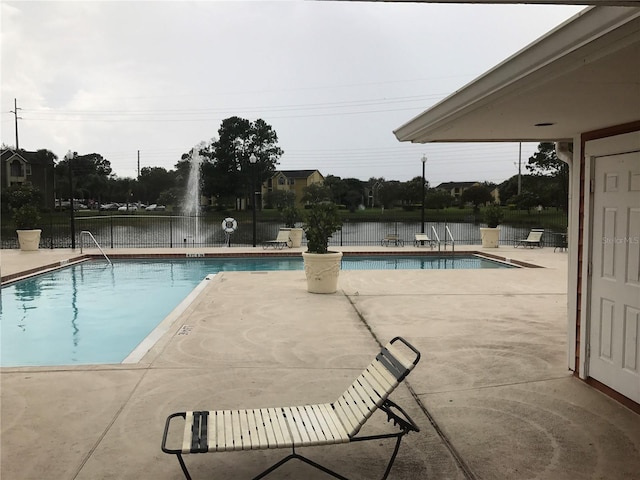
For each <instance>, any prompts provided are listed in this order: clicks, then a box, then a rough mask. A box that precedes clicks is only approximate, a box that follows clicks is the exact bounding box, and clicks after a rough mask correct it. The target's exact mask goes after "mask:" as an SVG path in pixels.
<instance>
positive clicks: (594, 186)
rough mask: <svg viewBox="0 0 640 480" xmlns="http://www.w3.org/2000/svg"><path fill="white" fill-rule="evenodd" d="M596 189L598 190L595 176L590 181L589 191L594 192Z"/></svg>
mask: <svg viewBox="0 0 640 480" xmlns="http://www.w3.org/2000/svg"><path fill="white" fill-rule="evenodd" d="M595 191H596V180H595V178H592V179H591V180H590V181H589V192H591V193H593V192H595Z"/></svg>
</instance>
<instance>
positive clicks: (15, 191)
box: [9, 185, 42, 251]
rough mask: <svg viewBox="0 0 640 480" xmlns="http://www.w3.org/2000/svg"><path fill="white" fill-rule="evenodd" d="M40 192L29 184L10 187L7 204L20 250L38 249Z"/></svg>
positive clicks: (40, 231)
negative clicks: (9, 207)
mask: <svg viewBox="0 0 640 480" xmlns="http://www.w3.org/2000/svg"><path fill="white" fill-rule="evenodd" d="M39 198H40V192H39V191H38V190H37V189H36V188H34V187H32V186H31V185H18V186H14V187H11V191H10V192H9V205H10V206H11V211H12V216H13V221H14V223H15V225H16V232H17V234H18V244H19V245H20V250H23V251H33V250H38V248H39V246H40V235H41V233H42V230H40V229H39V228H38V226H39V225H40V219H41V218H40V210H39V208H38V203H39Z"/></svg>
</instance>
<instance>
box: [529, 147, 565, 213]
mask: <svg viewBox="0 0 640 480" xmlns="http://www.w3.org/2000/svg"><path fill="white" fill-rule="evenodd" d="M526 168H527V170H529V171H530V172H531V173H532V174H533V175H534V176H537V177H548V178H551V179H552V181H551V182H549V183H548V184H547V185H546V187H547V189H546V191H545V192H544V195H541V197H542V198H543V200H544V203H545V204H546V205H547V206H556V207H560V208H562V209H563V210H564V211H566V210H567V209H568V206H569V166H568V165H567V164H566V163H564V162H563V161H562V160H560V159H559V158H558V156H557V155H556V149H555V145H554V144H553V143H551V142H541V143H540V144H538V151H537V152H536V153H534V154H533V155H532V156H531V157H529V161H528V163H527V165H526Z"/></svg>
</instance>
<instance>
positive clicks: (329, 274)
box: [302, 252, 342, 293]
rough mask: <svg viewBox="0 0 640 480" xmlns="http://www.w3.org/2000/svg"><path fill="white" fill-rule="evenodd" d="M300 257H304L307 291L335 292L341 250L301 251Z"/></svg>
mask: <svg viewBox="0 0 640 480" xmlns="http://www.w3.org/2000/svg"><path fill="white" fill-rule="evenodd" d="M302 258H303V259H304V273H305V275H306V276H307V291H309V292H311V293H335V292H336V290H337V289H338V275H339V274H340V264H341V261H342V252H329V253H308V252H302Z"/></svg>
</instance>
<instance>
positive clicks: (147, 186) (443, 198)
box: [3, 116, 568, 211]
mask: <svg viewBox="0 0 640 480" xmlns="http://www.w3.org/2000/svg"><path fill="white" fill-rule="evenodd" d="M283 153H284V152H283V150H282V149H281V148H280V147H279V146H278V136H277V133H276V132H275V130H274V129H273V128H272V127H271V126H270V125H269V124H267V123H266V122H265V121H264V120H262V119H257V120H255V121H253V122H252V121H250V120H247V119H244V118H240V117H237V116H233V117H230V118H227V119H225V120H223V121H222V123H221V125H220V128H219V129H218V132H217V139H211V140H209V141H204V142H202V143H200V144H199V145H197V146H196V147H193V148H192V149H190V150H189V151H187V152H185V153H184V154H182V156H181V158H180V159H179V160H177V162H176V164H175V166H174V169H169V170H167V169H165V168H163V167H143V168H142V169H141V170H140V173H139V176H138V178H119V177H117V176H116V175H114V174H113V170H112V167H111V163H110V162H109V160H107V159H106V158H104V157H103V156H102V155H101V154H99V153H90V154H78V153H73V154H72V155H70V156H69V155H68V156H66V157H65V158H63V159H60V160H59V159H58V157H57V156H56V155H55V154H53V153H52V152H50V151H48V150H39V151H38V154H42V155H45V156H46V157H47V158H50V159H51V160H52V161H53V163H54V177H55V180H54V190H55V196H56V198H69V192H73V197H74V198H77V199H82V200H83V201H84V202H85V203H87V204H88V205H90V206H98V205H100V204H103V203H107V202H119V203H125V202H143V203H147V204H151V203H159V204H164V205H172V206H174V207H176V208H179V206H180V203H181V201H182V198H183V196H184V192H185V189H186V185H187V180H188V177H189V171H190V168H191V164H190V159H191V157H193V156H194V155H195V154H199V155H200V156H201V158H203V159H204V161H203V163H202V165H201V179H202V182H201V192H202V195H203V196H206V197H208V198H211V199H213V200H214V201H213V203H214V204H215V205H217V206H219V208H221V209H234V208H235V202H236V199H237V198H246V199H251V198H252V195H251V194H250V193H251V192H252V191H253V188H254V186H255V185H258V184H261V183H263V182H265V181H266V180H267V179H268V178H270V177H272V176H273V174H274V173H275V171H276V168H277V165H278V163H279V159H280V158H281V156H282V154H283ZM526 168H527V171H528V174H525V175H522V177H521V179H520V183H521V187H522V189H521V192H520V193H519V194H518V176H517V175H514V176H513V177H511V178H509V179H508V180H506V181H504V182H503V183H501V184H500V185H496V184H492V183H483V184H480V185H477V186H474V187H472V188H469V189H467V190H465V191H464V192H463V194H462V195H461V196H460V197H458V198H454V197H452V196H451V194H450V192H447V191H443V190H439V189H437V188H434V186H432V185H429V184H427V185H425V189H424V191H425V198H424V203H425V206H426V207H427V208H432V209H443V208H447V207H450V206H453V205H456V204H457V205H461V206H463V205H466V204H472V205H474V207H476V208H477V207H479V206H480V205H482V204H486V203H491V202H493V200H494V197H493V196H492V194H491V192H492V191H493V190H494V189H497V190H498V192H499V198H500V201H501V203H503V204H511V205H514V206H515V207H516V208H519V209H531V208H533V207H536V206H538V205H542V206H543V207H552V206H553V207H558V208H562V209H564V210H566V208H567V191H568V168H567V165H566V164H565V163H564V162H562V161H560V160H559V159H558V158H557V156H556V154H555V149H554V144H553V143H544V142H543V143H540V144H539V146H538V151H537V152H536V153H535V154H534V155H533V156H532V157H530V158H529V160H528V163H527V164H526ZM324 185H325V187H326V189H327V191H328V192H330V197H331V198H330V200H332V201H333V202H335V203H337V204H339V205H343V206H344V207H345V208H347V209H349V210H352V211H353V210H356V209H358V208H360V206H365V207H385V208H392V207H396V206H403V207H404V208H406V209H411V208H415V207H417V206H421V205H422V201H423V199H422V192H423V188H422V177H414V178H413V179H411V180H409V181H406V182H400V181H397V180H386V179H385V178H383V177H380V178H374V177H371V178H369V179H368V180H366V181H363V180H360V179H357V178H340V177H337V176H334V175H326V177H325V180H324ZM5 193H6V192H5V191H3V195H4V194H5ZM290 195H291V194H290V193H288V192H281V191H273V192H269V193H268V194H266V195H265V198H264V199H263V203H264V205H265V206H266V208H277V209H282V208H283V207H284V206H285V205H286V204H289V203H290V201H291V198H290ZM249 203H250V200H249Z"/></svg>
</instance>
